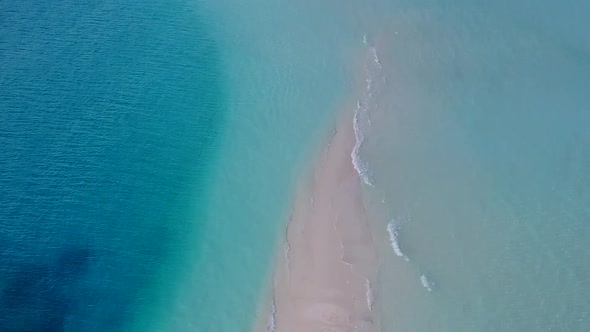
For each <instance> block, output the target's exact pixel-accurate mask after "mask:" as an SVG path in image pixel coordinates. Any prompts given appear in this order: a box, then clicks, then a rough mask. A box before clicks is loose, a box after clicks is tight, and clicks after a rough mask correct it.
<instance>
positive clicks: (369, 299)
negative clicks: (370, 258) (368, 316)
mask: <svg viewBox="0 0 590 332" xmlns="http://www.w3.org/2000/svg"><path fill="white" fill-rule="evenodd" d="M365 289H366V292H365V296H366V298H367V308H369V311H373V303H374V302H375V295H374V294H373V288H371V282H370V281H369V279H367V280H365Z"/></svg>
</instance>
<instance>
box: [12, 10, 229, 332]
mask: <svg viewBox="0 0 590 332" xmlns="http://www.w3.org/2000/svg"><path fill="white" fill-rule="evenodd" d="M200 18H201V16H200V14H199V12H198V11H197V8H196V7H195V5H194V4H193V3H190V2H188V1H184V0H155V1H148V2H145V1H137V0H128V1H122V0H102V1H89V2H84V1H74V0H66V1H47V0H42V1H30V0H23V1H7V0H0V331H6V332H9V331H116V330H121V329H123V328H124V326H125V324H127V323H128V321H129V320H130V319H132V318H133V316H134V315H135V314H136V309H137V308H136V305H137V303H138V299H137V294H138V293H139V292H141V291H142V289H144V288H146V287H149V285H150V284H151V283H152V282H153V281H152V280H151V279H150V276H153V275H156V274H157V271H158V269H159V268H161V266H162V265H165V264H166V262H167V260H168V257H169V255H171V253H172V248H173V247H172V246H173V245H174V246H176V247H178V246H181V245H182V243H183V241H187V239H186V238H185V237H184V236H183V234H186V233H188V232H187V231H188V230H189V229H191V232H192V233H191V234H195V230H194V227H197V228H198V226H199V221H198V220H197V221H196V222H195V221H194V220H193V221H190V220H188V218H187V217H186V215H187V212H186V211H189V210H191V211H192V210H198V209H199V203H201V201H200V199H199V198H200V197H202V196H203V195H204V194H203V192H204V190H205V189H206V181H205V180H206V178H207V171H208V169H209V168H210V167H211V161H210V160H211V158H213V157H214V153H213V150H214V148H213V147H214V144H215V137H216V135H217V133H218V132H219V130H218V127H219V126H220V124H221V121H220V119H221V116H222V111H223V98H222V82H220V68H219V63H218V55H217V51H216V45H215V42H214V41H213V40H212V38H211V35H210V33H209V32H208V30H207V27H206V25H205V22H203V21H202V20H200ZM144 300H146V299H144ZM148 300H149V299H148Z"/></svg>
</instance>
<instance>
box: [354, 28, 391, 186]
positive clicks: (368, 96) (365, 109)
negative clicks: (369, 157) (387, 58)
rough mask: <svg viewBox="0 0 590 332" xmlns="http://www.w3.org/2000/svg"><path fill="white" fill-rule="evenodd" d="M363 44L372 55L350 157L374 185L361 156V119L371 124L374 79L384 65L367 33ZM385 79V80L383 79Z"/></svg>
mask: <svg viewBox="0 0 590 332" xmlns="http://www.w3.org/2000/svg"><path fill="white" fill-rule="evenodd" d="M363 44H365V45H366V46H367V47H368V50H369V53H370V55H371V57H370V61H367V62H365V90H364V92H363V94H362V96H361V98H360V99H359V100H358V101H357V105H356V109H355V110H354V117H353V120H352V127H353V129H354V136H355V145H354V147H353V149H352V152H351V153H350V157H351V159H352V165H353V167H354V169H355V171H356V172H357V174H358V175H359V177H360V178H361V179H362V180H363V182H364V183H365V184H366V185H368V186H373V185H374V182H373V177H372V171H371V169H370V168H369V165H368V163H367V161H365V160H364V159H362V158H361V156H360V152H361V148H362V146H363V143H364V141H365V134H364V133H363V131H362V126H361V121H366V122H367V123H368V124H369V125H371V121H370V118H369V107H370V105H371V103H372V102H373V98H374V86H375V85H374V79H375V77H378V76H381V74H382V69H383V66H382V64H381V60H380V59H379V56H378V54H377V49H376V48H375V47H374V46H371V45H370V43H369V41H368V37H367V35H366V34H365V35H363ZM383 81H385V80H384V79H383Z"/></svg>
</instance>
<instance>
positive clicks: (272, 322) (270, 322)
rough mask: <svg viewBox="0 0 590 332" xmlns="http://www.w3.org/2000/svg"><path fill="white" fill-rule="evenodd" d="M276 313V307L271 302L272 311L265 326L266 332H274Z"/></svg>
mask: <svg viewBox="0 0 590 332" xmlns="http://www.w3.org/2000/svg"><path fill="white" fill-rule="evenodd" d="M276 313H277V306H276V304H275V303H274V301H273V304H272V311H271V313H270V317H269V318H268V323H267V324H266V332H275V330H276Z"/></svg>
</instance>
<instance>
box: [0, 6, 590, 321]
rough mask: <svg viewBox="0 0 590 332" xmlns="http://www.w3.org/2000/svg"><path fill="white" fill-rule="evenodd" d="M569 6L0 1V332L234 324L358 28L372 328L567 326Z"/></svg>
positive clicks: (581, 176) (351, 66) (574, 166)
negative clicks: (376, 265) (378, 255)
mask: <svg viewBox="0 0 590 332" xmlns="http://www.w3.org/2000/svg"><path fill="white" fill-rule="evenodd" d="M588 16H590V8H588V5H585V4H584V3H577V2H574V1H565V2H563V1H561V2H558V1H543V3H542V4H539V2H534V1H524V0H522V1H510V2H509V1H495V2H493V3H475V2H470V1H459V2H454V3H452V4H451V3H448V2H443V1H434V0H431V1H384V0H373V1H337V0H326V1H320V2H314V1H287V0H277V1H268V0H251V1H248V2H245V1H237V0H223V1H208V0H198V1H193V0H156V1H152V2H139V1H135V0H132V1H119V0H106V1H99V2H93V3H91V4H90V3H89V4H83V3H80V2H76V1H62V2H59V3H55V2H48V1H37V2H33V1H19V2H8V1H2V0H0V260H1V261H0V331H158V332H159V331H228V332H235V331H249V330H251V326H252V325H253V323H254V321H255V319H256V314H257V311H258V310H259V308H258V305H259V303H260V302H262V301H261V300H262V298H263V295H264V291H265V287H267V282H268V279H269V277H270V273H271V272H272V262H273V257H274V255H275V249H276V248H277V244H278V241H279V240H280V234H281V232H282V229H283V227H284V225H285V222H286V221H287V219H288V215H289V204H290V199H291V198H292V195H293V190H294V188H295V186H296V183H297V180H298V179H299V177H300V175H301V174H303V173H304V170H305V169H306V168H307V167H309V165H310V163H311V162H310V161H311V160H312V159H311V158H312V157H313V156H314V155H315V152H317V151H318V149H319V148H320V146H321V144H322V143H323V142H325V141H326V138H327V137H329V135H330V131H331V129H332V127H333V124H334V118H336V116H337V115H339V114H343V113H344V112H352V111H353V110H354V108H355V105H356V101H357V100H359V99H363V89H364V87H365V81H364V80H365V78H367V77H366V75H367V73H365V72H364V68H365V67H366V59H369V60H370V59H371V57H367V56H366V55H367V54H368V53H367V51H368V48H367V45H365V44H363V42H362V41H363V36H366V39H367V40H368V42H369V44H370V45H372V46H374V47H375V49H376V52H377V54H378V56H379V58H380V61H381V64H382V66H383V68H382V69H381V71H380V72H379V73H378V76H375V77H372V78H375V82H374V87H375V89H378V91H379V93H375V95H374V96H373V97H372V98H373V100H372V101H371V103H370V107H369V109H368V113H369V117H370V118H371V119H372V120H373V121H372V124H371V125H369V124H367V123H365V124H364V125H363V130H365V138H366V142H365V144H364V145H363V150H362V151H361V155H362V156H363V158H365V159H366V161H367V162H368V164H369V165H370V167H371V169H372V172H373V175H374V182H375V186H374V187H366V188H365V194H366V199H367V201H366V202H365V203H366V205H367V207H369V208H370V209H371V215H372V216H374V220H372V221H373V226H374V228H375V230H376V231H377V232H381V233H380V234H382V237H383V238H382V243H381V244H380V246H381V247H382V249H383V255H382V263H383V264H382V269H381V273H380V277H379V280H378V281H377V282H376V283H375V285H374V287H375V289H374V291H375V295H376V298H375V299H376V304H377V305H378V310H380V311H381V312H382V313H383V314H382V316H381V317H382V322H381V325H382V331H419V332H421V331H574V332H577V331H586V330H587V326H590V302H589V300H588V299H589V298H590V293H589V290H590V285H589V284H588V283H589V281H590V270H589V269H588V268H587V262H589V261H590V257H589V255H590V250H588V249H587V245H588V243H589V239H590V224H589V222H590V210H589V206H590V194H589V193H590V191H589V190H588V189H587V188H589V187H590V178H589V176H588V173H587V170H588V169H590V152H588V151H590V150H589V147H590V131H589V130H587V123H588V120H590V100H589V99H588V97H587V96H586V95H587V86H588V84H589V83H590V81H589V77H590V65H589V64H590V39H589V37H588V34H587V33H585V31H588V30H590V29H588V28H590V27H588V23H587V22H588V20H587V19H588V18H589V17H588ZM369 74H371V73H369ZM381 76H383V77H386V80H384V81H379V80H377V79H376V78H381ZM375 91H377V90H375ZM351 125H352V124H351ZM390 222H393V223H394V224H395V227H396V229H397V239H396V240H397V242H398V245H399V246H400V248H401V250H402V251H403V252H404V253H405V254H406V255H407V256H408V258H409V262H406V261H405V260H403V259H401V258H400V257H397V256H396V255H395V252H394V251H393V250H392V249H391V247H390V243H389V242H388V238H387V237H388V234H387V224H388V223H390ZM422 276H424V278H423V280H421V277H422ZM422 281H425V283H426V286H428V287H430V288H431V291H430V292H429V291H428V290H427V288H426V287H423V284H422ZM263 318H264V317H263ZM279 332H280V331H279Z"/></svg>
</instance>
